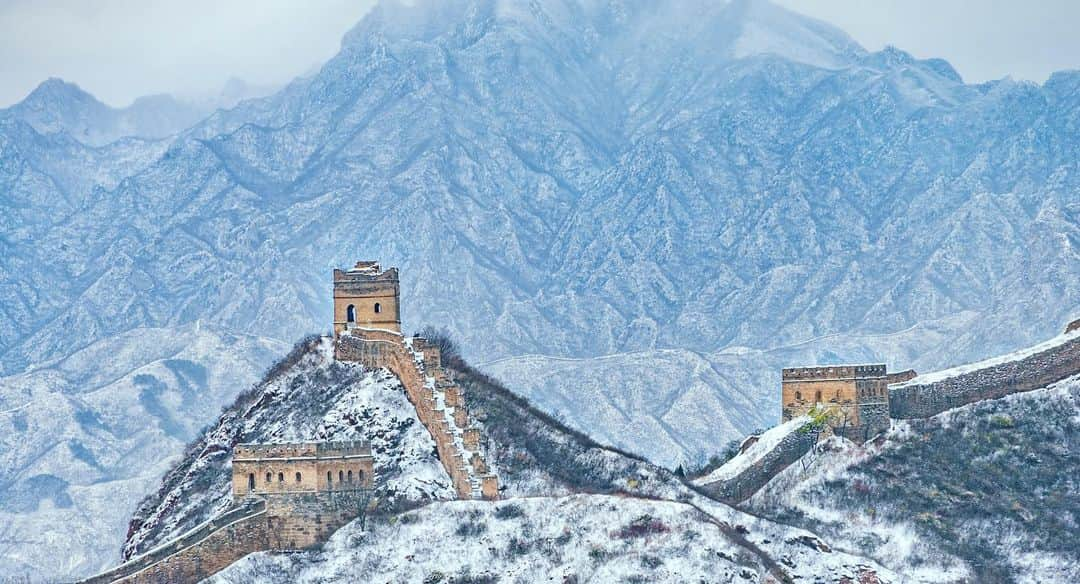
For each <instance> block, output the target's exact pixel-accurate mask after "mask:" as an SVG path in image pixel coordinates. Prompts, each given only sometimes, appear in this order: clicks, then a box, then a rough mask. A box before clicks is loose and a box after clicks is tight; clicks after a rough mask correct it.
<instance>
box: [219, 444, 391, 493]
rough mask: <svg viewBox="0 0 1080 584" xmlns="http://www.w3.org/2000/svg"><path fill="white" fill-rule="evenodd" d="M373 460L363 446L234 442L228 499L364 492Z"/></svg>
mask: <svg viewBox="0 0 1080 584" xmlns="http://www.w3.org/2000/svg"><path fill="white" fill-rule="evenodd" d="M374 481H375V471H374V459H373V458H372V456H371V448H370V446H368V444H367V443H365V442H360V441H345V442H302V443H294V444H237V445H236V446H235V447H234V448H233V461H232V485H233V498H234V499H237V500H239V499H243V498H245V497H249V496H252V495H280V494H286V493H318V492H329V491H342V490H352V489H361V488H370V487H371V486H372V484H373V483H374Z"/></svg>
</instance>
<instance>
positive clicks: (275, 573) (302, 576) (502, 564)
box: [209, 495, 767, 584]
mask: <svg viewBox="0 0 1080 584" xmlns="http://www.w3.org/2000/svg"><path fill="white" fill-rule="evenodd" d="M766 574H767V572H766V571H765V570H763V569H762V566H761V565H760V564H759V563H758V562H757V561H756V559H755V558H753V557H752V556H749V557H748V554H747V552H746V550H745V549H743V548H742V547H740V546H738V545H736V544H735V543H733V542H732V541H731V540H730V539H729V538H728V537H727V536H726V535H725V534H724V533H723V532H722V531H721V529H720V527H719V526H718V525H716V523H715V521H714V520H711V518H710V517H709V516H708V515H706V514H705V513H702V512H701V511H700V510H699V509H697V508H695V507H693V506H691V505H687V504H685V503H677V502H673V501H651V500H642V499H627V498H621V497H613V496H610V495H574V496H567V497H559V498H548V497H534V498H528V499H517V500H510V501H502V502H499V503H497V504H495V505H492V504H487V503H475V502H454V503H439V504H435V505H431V506H428V507H426V508H424V509H420V510H417V511H413V512H410V513H407V514H404V515H400V516H397V517H395V518H393V520H391V521H388V522H381V523H376V524H375V525H374V526H371V527H370V528H369V530H368V531H367V532H364V531H362V530H361V529H360V528H359V525H358V524H357V523H353V524H350V525H349V526H347V527H345V528H344V529H342V530H340V531H339V532H338V533H337V534H335V535H334V537H333V538H332V539H331V540H330V542H329V543H328V544H327V545H326V546H325V548H324V549H322V550H320V551H318V552H313V553H307V554H289V555H278V556H273V555H268V554H253V555H251V556H248V557H247V558H245V559H244V560H242V561H240V562H239V563H237V564H234V565H233V566H232V567H230V568H229V569H227V570H226V571H225V572H223V573H221V574H219V575H217V576H215V577H213V578H211V579H210V580H209V582H210V583H212V584H240V583H247V582H256V581H258V582H264V583H266V584H271V583H281V584H284V583H293V582H296V583H298V584H299V583H308V582H311V583H315V582H355V581H361V580H370V581H379V582H383V581H385V582H688V581H695V582H696V581H699V580H702V581H708V582H761V581H764V579H765V577H766Z"/></svg>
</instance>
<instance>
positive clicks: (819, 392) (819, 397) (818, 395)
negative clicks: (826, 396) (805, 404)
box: [814, 391, 821, 402]
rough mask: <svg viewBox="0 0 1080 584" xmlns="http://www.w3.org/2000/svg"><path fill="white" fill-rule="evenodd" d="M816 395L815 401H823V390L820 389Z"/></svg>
mask: <svg viewBox="0 0 1080 584" xmlns="http://www.w3.org/2000/svg"><path fill="white" fill-rule="evenodd" d="M814 397H815V401H819V402H820V401H821V391H818V392H817V394H815V395H814Z"/></svg>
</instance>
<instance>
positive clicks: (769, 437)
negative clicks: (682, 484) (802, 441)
mask: <svg viewBox="0 0 1080 584" xmlns="http://www.w3.org/2000/svg"><path fill="white" fill-rule="evenodd" d="M809 422H810V416H799V417H798V418H792V419H790V420H788V421H786V422H784V423H783V424H780V425H778V426H774V427H772V428H769V429H768V430H766V431H764V432H762V433H761V434H760V435H758V436H756V438H755V440H754V443H753V444H751V445H749V446H748V447H747V448H746V449H745V450H743V451H742V452H739V453H738V454H736V455H735V456H733V457H731V459H730V460H728V461H727V462H725V463H724V464H722V465H720V466H719V467H717V468H716V469H715V470H713V471H712V472H710V473H709V474H707V475H705V476H702V477H698V478H696V479H694V484H695V485H699V486H702V485H708V484H710V483H715V482H717V481H726V480H729V479H732V478H735V477H737V476H738V475H739V474H741V473H743V472H745V471H746V470H747V469H748V468H750V467H751V466H754V464H756V463H758V462H760V461H761V460H762V459H763V458H765V455H766V454H768V453H769V451H771V450H772V449H774V448H776V447H777V445H779V444H780V442H781V441H783V439H784V438H785V437H787V436H788V435H789V434H791V433H792V432H796V431H798V429H799V428H801V427H803V426H804V425H806V424H808V423H809Z"/></svg>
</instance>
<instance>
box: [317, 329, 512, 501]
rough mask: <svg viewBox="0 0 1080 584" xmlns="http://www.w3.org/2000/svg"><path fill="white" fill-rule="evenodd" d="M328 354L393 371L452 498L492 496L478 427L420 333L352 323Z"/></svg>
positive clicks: (495, 485)
mask: <svg viewBox="0 0 1080 584" xmlns="http://www.w3.org/2000/svg"><path fill="white" fill-rule="evenodd" d="M334 356H335V358H337V359H338V360H341V361H352V362H357V363H361V364H363V365H364V366H365V367H369V368H372V369H381V368H385V369H387V370H388V371H390V373H392V374H394V375H395V376H396V377H397V378H398V379H399V380H400V381H401V384H402V386H404V387H405V393H406V395H407V396H408V398H409V401H410V402H412V404H413V406H415V407H416V413H417V417H419V418H420V421H421V422H422V423H423V424H424V427H425V428H427V430H428V432H429V433H430V434H431V437H432V438H433V439H434V440H435V448H436V451H437V453H438V455H439V460H440V461H441V462H442V464H443V467H444V468H445V469H446V473H447V474H448V475H450V479H451V482H452V483H453V485H454V490H455V491H456V492H457V494H458V497H459V498H461V499H480V498H483V499H496V498H498V491H499V482H498V477H497V476H496V475H495V474H494V473H493V472H491V469H490V467H489V466H488V464H487V462H486V460H485V457H484V453H483V447H482V440H481V432H480V429H479V428H478V427H476V426H475V425H474V424H473V422H472V419H471V416H470V415H469V412H468V409H467V408H466V407H465V400H464V396H463V395H462V389H461V386H460V385H458V384H457V383H456V382H454V380H453V379H452V378H451V377H450V375H448V374H447V372H446V371H445V370H444V369H443V368H442V364H441V355H440V351H439V348H438V347H437V346H435V345H434V344H432V343H430V342H428V341H427V340H426V339H424V338H422V337H412V338H405V337H402V336H401V335H400V334H397V333H393V332H390V331H386V330H380V329H366V328H362V327H353V328H351V329H347V330H343V331H342V332H341V333H339V334H337V335H336V336H335V340H334Z"/></svg>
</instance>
